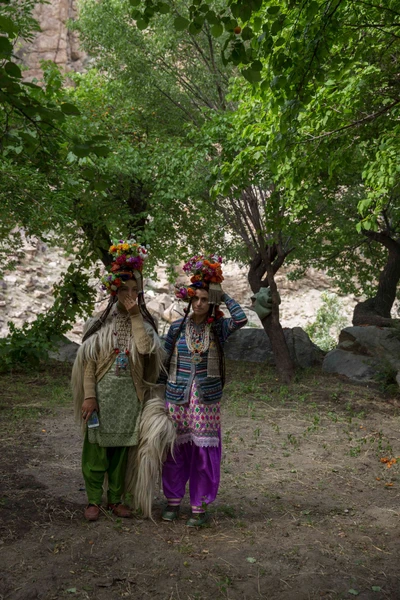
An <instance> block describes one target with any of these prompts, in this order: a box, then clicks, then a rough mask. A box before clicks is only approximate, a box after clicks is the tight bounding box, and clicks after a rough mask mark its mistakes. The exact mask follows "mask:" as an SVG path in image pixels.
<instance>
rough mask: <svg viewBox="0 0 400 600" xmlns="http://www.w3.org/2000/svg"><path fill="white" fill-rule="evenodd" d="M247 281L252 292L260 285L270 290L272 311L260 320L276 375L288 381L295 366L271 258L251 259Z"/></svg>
mask: <svg viewBox="0 0 400 600" xmlns="http://www.w3.org/2000/svg"><path fill="white" fill-rule="evenodd" d="M269 254H270V253H269ZM265 271H267V279H266V280H262V276H263V274H264V273H265ZM248 281H249V284H250V287H251V289H252V291H253V293H257V292H258V291H259V290H260V288H261V287H269V288H270V290H271V296H272V312H271V314H270V315H269V316H268V317H265V318H264V319H263V320H262V325H263V327H264V331H265V333H266V334H267V336H268V338H269V341H270V342H271V347H272V351H273V353H274V357H275V364H276V370H277V372H278V375H279V377H280V379H281V380H282V381H284V382H285V383H290V382H291V380H292V379H293V377H294V374H295V367H294V363H293V361H292V358H291V356H290V353H289V348H288V347H287V344H286V340H285V335H284V333H283V329H282V325H281V323H280V320H279V294H278V288H277V285H276V282H275V278H274V268H273V265H272V263H271V260H268V264H267V265H265V261H263V260H262V259H261V257H256V258H255V259H253V260H252V261H251V264H250V269H249V273H248Z"/></svg>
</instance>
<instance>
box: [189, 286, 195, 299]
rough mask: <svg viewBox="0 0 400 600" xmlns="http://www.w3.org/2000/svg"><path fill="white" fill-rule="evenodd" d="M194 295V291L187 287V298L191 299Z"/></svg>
mask: <svg viewBox="0 0 400 600" xmlns="http://www.w3.org/2000/svg"><path fill="white" fill-rule="evenodd" d="M195 295H196V292H195V291H194V289H193V288H191V287H189V288H188V296H189V298H193V296H195Z"/></svg>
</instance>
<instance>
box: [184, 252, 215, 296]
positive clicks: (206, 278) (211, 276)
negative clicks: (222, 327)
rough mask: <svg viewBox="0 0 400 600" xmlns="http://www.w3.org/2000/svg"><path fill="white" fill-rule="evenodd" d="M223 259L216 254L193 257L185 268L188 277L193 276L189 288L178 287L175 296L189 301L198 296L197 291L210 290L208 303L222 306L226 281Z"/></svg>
mask: <svg viewBox="0 0 400 600" xmlns="http://www.w3.org/2000/svg"><path fill="white" fill-rule="evenodd" d="M221 263H222V257H221V256H217V255H216V254H210V255H208V256H203V255H202V254H198V255H196V256H192V258H190V259H189V260H188V262H187V263H186V264H185V265H184V266H183V270H184V272H185V273H186V274H187V275H190V274H191V277H190V282H191V283H190V284H189V285H188V286H183V285H182V286H177V288H176V291H175V296H176V297H177V298H179V299H180V300H186V301H189V300H190V298H193V296H194V295H195V294H196V289H207V290H208V302H209V303H210V304H220V303H221V295H222V288H221V283H222V282H223V280H224V277H223V275H222V267H221Z"/></svg>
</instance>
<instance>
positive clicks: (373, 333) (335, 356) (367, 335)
mask: <svg viewBox="0 0 400 600" xmlns="http://www.w3.org/2000/svg"><path fill="white" fill-rule="evenodd" d="M388 365H390V366H391V367H392V368H393V369H395V370H396V371H397V372H398V376H397V378H396V379H397V381H398V382H399V381H400V334H399V333H398V331H397V330H396V329H394V328H392V327H374V326H367V327H357V326H356V327H346V328H345V329H343V330H342V331H341V333H340V336H339V344H338V346H337V348H335V349H334V350H332V351H331V352H329V353H328V354H327V355H326V356H325V359H324V362H323V364H322V369H323V371H326V372H327V373H339V374H341V375H345V376H346V377H349V378H350V379H354V380H355V381H374V380H376V376H377V375H378V374H379V373H381V372H382V371H383V370H387V367H388Z"/></svg>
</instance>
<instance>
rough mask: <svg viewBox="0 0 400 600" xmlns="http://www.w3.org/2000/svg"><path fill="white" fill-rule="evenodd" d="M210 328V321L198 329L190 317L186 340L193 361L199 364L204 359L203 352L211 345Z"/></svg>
mask: <svg viewBox="0 0 400 600" xmlns="http://www.w3.org/2000/svg"><path fill="white" fill-rule="evenodd" d="M210 329H211V325H210V324H209V323H205V322H204V323H202V324H201V325H200V327H199V329H196V327H195V324H194V321H193V319H192V318H189V319H188V320H187V323H186V327H185V340H186V345H187V347H188V350H189V352H191V354H192V362H193V363H194V364H195V365H198V364H199V363H200V362H201V360H202V354H203V353H204V352H207V350H208V348H209V347H210Z"/></svg>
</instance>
